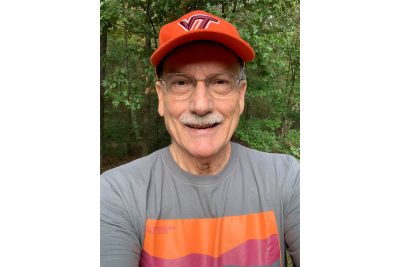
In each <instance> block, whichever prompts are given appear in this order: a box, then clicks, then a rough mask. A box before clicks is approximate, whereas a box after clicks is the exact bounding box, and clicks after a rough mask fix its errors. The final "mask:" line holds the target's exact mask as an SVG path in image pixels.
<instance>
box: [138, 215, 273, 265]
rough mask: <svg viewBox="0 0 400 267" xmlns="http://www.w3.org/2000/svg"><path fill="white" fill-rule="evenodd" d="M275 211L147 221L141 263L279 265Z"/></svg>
mask: <svg viewBox="0 0 400 267" xmlns="http://www.w3.org/2000/svg"><path fill="white" fill-rule="evenodd" d="M280 256H281V255H280V247H279V239H278V228H277V225H276V220H275V214H274V212H273V211H267V212H262V213H256V214H247V215H239V216H226V217H222V218H204V219H166V220H152V219H148V220H147V221H146V234H145V238H144V244H143V250H142V255H141V259H140V266H141V267H153V266H157V267H158V266H162V267H172V266H180V267H192V266H200V267H201V266H207V267H208V266H213V267H222V266H280V265H281V261H280Z"/></svg>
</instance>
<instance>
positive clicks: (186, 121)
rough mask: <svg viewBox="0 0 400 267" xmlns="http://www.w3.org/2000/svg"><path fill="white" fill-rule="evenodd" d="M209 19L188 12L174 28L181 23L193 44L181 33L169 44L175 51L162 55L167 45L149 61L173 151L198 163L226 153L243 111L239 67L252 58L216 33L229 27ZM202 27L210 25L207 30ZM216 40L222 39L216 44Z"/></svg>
mask: <svg viewBox="0 0 400 267" xmlns="http://www.w3.org/2000/svg"><path fill="white" fill-rule="evenodd" d="M188 15H189V16H188ZM200 15H201V16H200ZM208 15H209V14H208V13H205V12H201V11H200V12H199V13H196V12H192V13H190V14H187V15H185V16H184V17H186V19H181V20H178V21H175V22H173V23H174V24H179V23H181V24H182V22H185V23H183V25H184V26H185V27H183V26H179V25H178V27H179V28H182V31H183V32H189V33H186V34H189V35H190V37H191V38H188V37H185V33H182V34H181V35H177V36H178V37H177V38H175V39H174V38H173V37H171V36H169V37H170V38H169V39H168V41H167V44H168V43H173V42H175V43H179V45H177V46H176V47H174V48H173V49H171V47H173V46H170V47H168V49H166V45H165V43H164V45H163V44H160V48H159V49H161V50H160V51H159V50H157V51H159V52H157V51H156V52H155V53H154V54H153V56H152V63H153V64H154V65H155V67H156V69H157V70H158V77H159V80H158V81H157V83H156V89H157V94H158V99H159V106H158V111H159V114H160V115H161V116H163V117H164V120H165V124H166V127H167V130H168V132H169V133H170V135H171V137H172V146H173V148H174V149H175V151H179V153H181V154H183V155H185V156H189V157H192V158H196V159H199V160H201V159H204V160H207V159H212V158H213V157H216V156H218V155H219V154H221V152H222V151H223V150H224V149H225V148H226V147H227V144H228V143H229V140H230V139H231V137H232V135H233V133H234V131H235V129H236V127H237V125H238V122H239V117H240V114H241V113H242V112H243V109H244V95H245V92H246V87H247V83H246V81H245V80H244V79H243V77H244V73H243V68H244V66H243V65H244V62H245V61H248V60H250V59H252V58H253V57H254V52H253V50H252V49H251V47H250V46H249V45H248V44H247V43H245V41H243V40H242V39H240V37H238V36H234V37H232V38H231V39H229V38H228V37H226V36H225V35H227V33H226V32H224V31H221V29H219V28H215V27H216V26H218V25H219V24H220V26H221V25H222V26H224V27H225V28H226V27H227V25H226V24H228V22H226V21H222V20H221V19H220V18H218V17H215V16H212V17H211V15H210V18H209V19H208V17H207V16H208ZM191 18H197V19H196V20H193V19H192V20H191ZM200 18H201V19H200ZM196 21H198V22H196ZM204 21H206V22H207V21H208V22H207V23H208V26H209V27H208V26H207V25H205V24H206V23H205V22H204ZM210 21H211V22H210ZM196 23H197V26H196ZM210 23H211V24H212V25H209V24H210ZM168 25H169V24H167V25H166V26H164V27H163V28H165V27H167V26H168ZM172 26H176V25H172ZM211 26H214V28H213V29H212V28H211ZM228 26H229V27H233V26H232V25H231V24H229V25H228ZM202 27H203V28H202ZM192 28H193V29H192ZM198 28H200V29H198ZM188 29H189V30H188ZM190 29H192V30H190ZM210 29H212V31H213V32H212V34H211V37H212V38H206V37H207V36H210V32H209V31H210ZM234 29H235V28H234ZM218 30H219V31H220V32H218ZM235 30H236V29H235ZM162 31H163V30H161V32H162ZM207 31H208V32H207ZM230 31H232V29H230ZM196 33H197V34H200V35H201V36H200V37H202V38H200V37H199V36H198V35H196ZM207 33H208V34H209V35H207ZM218 34H219V35H218ZM161 35H162V34H161V33H160V42H161ZM220 35H223V36H224V38H225V39H224V38H222V39H218V38H220V37H218V36H220ZM231 35H232V34H231ZM185 38H186V39H185ZM176 39H181V40H180V41H179V42H178V41H176ZM182 39H185V40H186V42H183V41H182ZM216 39H217V40H216ZM228 39H229V42H231V43H229V42H227V40H228ZM221 40H223V41H221ZM224 41H225V42H224ZM232 42H233V43H234V44H232ZM228 45H229V46H228ZM232 47H233V48H234V49H236V50H234V49H233V48H232ZM249 47H250V49H249ZM163 49H164V50H163ZM240 49H241V50H240ZM167 50H168V51H167ZM166 51H167V52H166ZM157 53H161V54H162V56H160V54H157Z"/></svg>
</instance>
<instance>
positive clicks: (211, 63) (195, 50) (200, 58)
mask: <svg viewBox="0 0 400 267" xmlns="http://www.w3.org/2000/svg"><path fill="white" fill-rule="evenodd" d="M199 68H207V69H209V68H211V70H210V71H212V69H216V70H223V69H226V70H230V71H234V72H236V71H237V70H239V68H240V62H239V58H238V57H237V56H236V54H235V53H233V52H232V50H230V49H229V48H227V47H225V46H223V45H221V44H218V43H215V42H210V41H196V42H192V43H188V44H186V45H183V46H180V47H178V48H176V49H175V50H174V51H172V52H171V53H170V54H169V55H168V56H167V57H166V58H165V60H164V65H163V69H164V71H165V72H166V73H168V72H179V71H184V70H186V69H189V70H192V69H199Z"/></svg>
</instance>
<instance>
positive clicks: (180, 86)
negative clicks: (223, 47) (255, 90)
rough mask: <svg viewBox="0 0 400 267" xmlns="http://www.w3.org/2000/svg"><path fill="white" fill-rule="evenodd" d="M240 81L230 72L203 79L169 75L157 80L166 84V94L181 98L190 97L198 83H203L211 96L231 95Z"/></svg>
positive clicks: (185, 75) (188, 75) (174, 74)
mask: <svg viewBox="0 0 400 267" xmlns="http://www.w3.org/2000/svg"><path fill="white" fill-rule="evenodd" d="M242 80H243V79H239V77H238V76H237V75H236V74H234V73H231V72H227V73H212V74H210V75H207V77H205V78H204V79H196V77H194V76H193V75H191V74H186V73H170V74H167V75H166V77H165V79H159V81H161V82H164V83H165V84H166V90H167V92H168V93H171V94H172V95H174V96H176V97H182V98H184V97H190V96H191V95H192V93H193V92H194V90H195V88H196V86H197V82H198V81H202V82H204V83H205V85H206V87H207V88H208V91H209V93H210V94H211V96H213V97H223V96H227V95H229V94H230V93H232V92H233V91H234V90H235V89H236V88H237V87H238V85H239V83H240V81H242Z"/></svg>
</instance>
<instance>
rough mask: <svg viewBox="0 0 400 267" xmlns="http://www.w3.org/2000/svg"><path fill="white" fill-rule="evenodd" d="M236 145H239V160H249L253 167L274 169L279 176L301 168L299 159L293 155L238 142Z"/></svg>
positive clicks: (248, 162)
mask: <svg viewBox="0 0 400 267" xmlns="http://www.w3.org/2000/svg"><path fill="white" fill-rule="evenodd" d="M234 145H235V146H236V147H237V150H238V155H239V160H241V161H245V162H247V164H249V165H250V166H251V167H252V168H257V169H260V170H265V171H273V172H274V173H275V174H277V175H278V176H282V175H284V176H286V175H287V174H289V172H293V171H297V170H298V169H299V162H298V160H297V159H296V158H295V157H293V156H291V155H286V154H277V153H268V152H263V151H258V150H255V149H251V148H248V147H245V146H242V145H240V144H236V143H234ZM285 174H286V175H285Z"/></svg>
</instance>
